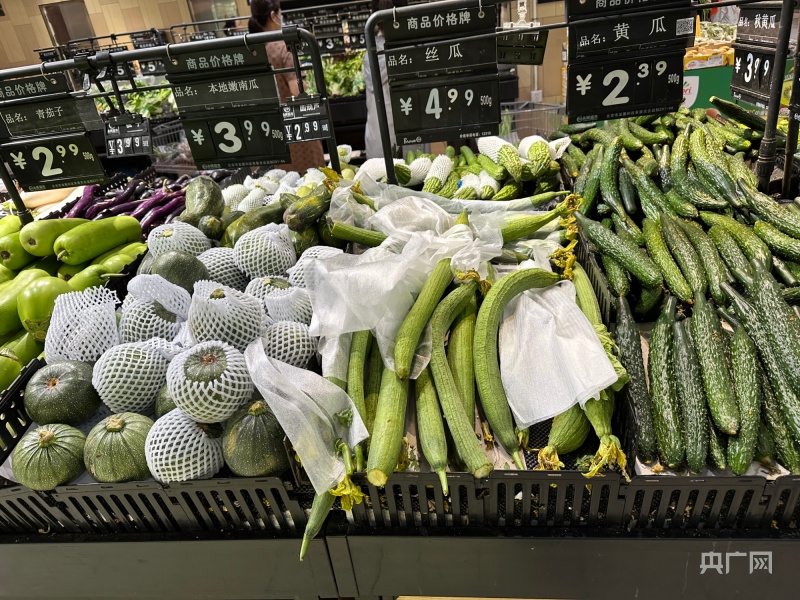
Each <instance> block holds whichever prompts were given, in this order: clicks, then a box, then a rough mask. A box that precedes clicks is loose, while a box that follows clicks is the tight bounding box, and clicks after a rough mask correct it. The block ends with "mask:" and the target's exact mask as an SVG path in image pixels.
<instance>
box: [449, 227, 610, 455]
mask: <svg viewBox="0 0 800 600" xmlns="http://www.w3.org/2000/svg"><path fill="white" fill-rule="evenodd" d="M597 226H598V227H599V228H601V229H603V231H606V232H607V233H609V235H613V234H612V233H611V232H608V231H607V230H606V229H604V228H603V226H602V225H600V224H599V223H597ZM615 237H616V236H615ZM558 280H559V276H558V275H557V274H556V273H552V272H550V271H545V270H543V269H520V270H518V271H514V272H513V273H510V274H508V275H506V276H504V277H503V278H502V279H500V280H499V281H498V282H497V283H495V284H494V285H493V286H492V287H491V289H490V290H489V293H488V294H486V297H485V298H484V300H483V304H482V305H481V308H480V310H479V311H478V319H477V321H476V323H475V344H474V350H473V356H474V360H475V380H476V381H477V384H478V393H479V395H480V398H481V405H482V406H483V411H484V413H485V414H486V419H487V421H488V422H489V425H490V426H491V427H492V431H493V432H494V435H495V438H497V439H498V440H499V441H500V444H501V445H502V446H503V448H505V450H506V452H508V453H509V454H510V455H511V456H512V457H513V458H514V463H515V464H516V466H517V468H518V469H524V468H525V464H524V462H523V460H522V455H521V453H520V449H519V441H518V439H517V435H516V432H515V430H514V423H513V419H512V417H511V409H510V408H509V406H508V399H507V398H506V393H505V390H504V389H503V383H502V380H501V378H500V363H499V360H498V350H497V332H498V329H499V328H500V321H501V319H502V316H503V310H504V309H505V307H506V305H507V304H508V303H509V302H510V301H511V299H512V298H514V297H515V296H517V295H518V294H521V293H522V292H524V291H526V290H529V289H533V288H543V287H548V286H550V285H553V284H554V283H556V282H558ZM434 375H435V372H434ZM437 388H438V382H437ZM440 393H441V392H440ZM448 418H449V417H448ZM462 458H463V456H462Z"/></svg>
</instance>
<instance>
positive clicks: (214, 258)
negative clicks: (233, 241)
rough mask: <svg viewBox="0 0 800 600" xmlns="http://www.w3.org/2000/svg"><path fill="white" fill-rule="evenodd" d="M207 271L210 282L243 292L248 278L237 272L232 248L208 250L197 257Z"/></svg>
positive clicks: (237, 268)
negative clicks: (216, 282)
mask: <svg viewBox="0 0 800 600" xmlns="http://www.w3.org/2000/svg"><path fill="white" fill-rule="evenodd" d="M197 260H199V261H200V262H201V263H203V264H204V265H205V267H206V269H208V276H209V278H210V279H211V280H212V281H218V282H219V283H221V284H222V285H227V286H228V287H232V288H234V289H237V290H244V288H245V287H247V283H248V282H249V281H250V278H249V277H248V276H247V275H245V274H244V273H242V272H241V271H240V270H239V267H237V266H236V260H235V259H234V255H233V248H225V247H222V246H220V247H219V248H210V249H209V250H206V251H205V252H203V253H202V254H201V255H200V256H198V257H197Z"/></svg>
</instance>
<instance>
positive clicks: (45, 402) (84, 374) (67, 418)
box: [25, 360, 100, 426]
mask: <svg viewBox="0 0 800 600" xmlns="http://www.w3.org/2000/svg"><path fill="white" fill-rule="evenodd" d="M99 406H100V396H99V395H98V393H97V391H96V390H95V389H94V387H92V365H90V364H89V363H84V362H78V361H75V360H65V361H60V362H54V363H52V364H49V365H46V366H44V367H42V368H41V369H39V370H38V371H36V373H35V374H34V375H33V377H31V379H30V381H28V385H27V386H25V410H27V411H28V416H30V418H31V419H33V420H34V421H35V422H36V423H39V424H41V425H47V424H49V423H65V424H66V425H72V426H75V425H80V424H81V423H84V422H85V421H87V420H88V419H90V418H91V417H92V415H93V414H94V413H95V411H97V409H98V408H99Z"/></svg>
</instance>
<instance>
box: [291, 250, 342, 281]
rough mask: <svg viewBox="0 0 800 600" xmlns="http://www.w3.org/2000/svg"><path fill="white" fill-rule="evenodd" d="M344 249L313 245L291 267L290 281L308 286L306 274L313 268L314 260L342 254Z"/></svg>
mask: <svg viewBox="0 0 800 600" xmlns="http://www.w3.org/2000/svg"><path fill="white" fill-rule="evenodd" d="M341 253H342V250H341V249H339V248H331V247H330V246H313V247H311V248H309V249H308V250H306V251H305V252H303V254H301V255H300V258H298V259H297V262H296V263H295V264H294V266H293V267H292V268H291V269H289V282H290V283H291V284H292V285H296V286H299V287H307V283H306V275H307V272H308V271H309V270H310V269H311V268H312V267H311V265H312V263H313V261H314V260H316V259H318V258H328V257H330V256H336V255H338V254H341Z"/></svg>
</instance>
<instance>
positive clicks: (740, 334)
mask: <svg viewBox="0 0 800 600" xmlns="http://www.w3.org/2000/svg"><path fill="white" fill-rule="evenodd" d="M731 374H732V375H733V387H734V391H735V392H736V401H737V403H738V406H739V433H738V434H736V435H734V436H731V437H730V439H729V440H728V465H729V466H730V468H731V470H732V471H733V473H734V475H744V474H745V472H746V471H747V469H748V468H749V467H750V463H752V462H753V457H754V456H755V451H756V442H757V440H758V422H759V420H760V418H761V383H760V381H759V378H758V354H757V351H756V347H755V344H753V341H752V340H751V339H750V338H749V337H748V335H747V333H746V332H745V330H744V327H742V326H741V325H740V326H739V327H737V328H736V330H735V331H734V334H733V339H732V340H731Z"/></svg>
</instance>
